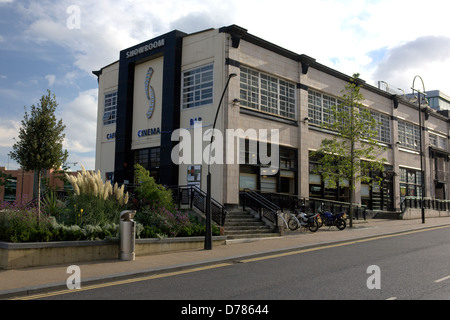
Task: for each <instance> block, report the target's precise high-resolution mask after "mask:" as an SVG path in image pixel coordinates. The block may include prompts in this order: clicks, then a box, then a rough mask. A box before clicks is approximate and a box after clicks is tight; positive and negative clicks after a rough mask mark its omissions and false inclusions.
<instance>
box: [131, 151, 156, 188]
mask: <svg viewBox="0 0 450 320" xmlns="http://www.w3.org/2000/svg"><path fill="white" fill-rule="evenodd" d="M134 163H138V164H140V165H141V166H142V167H144V168H145V169H146V170H148V171H150V176H151V177H153V178H154V179H155V181H156V182H157V183H159V167H160V164H161V148H159V147H157V148H149V149H141V150H135V151H134Z"/></svg>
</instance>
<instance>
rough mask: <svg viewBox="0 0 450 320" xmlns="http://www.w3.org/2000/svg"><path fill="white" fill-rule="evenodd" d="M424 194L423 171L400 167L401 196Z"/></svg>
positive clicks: (419, 195) (402, 197)
mask: <svg viewBox="0 0 450 320" xmlns="http://www.w3.org/2000/svg"><path fill="white" fill-rule="evenodd" d="M421 196H422V172H420V171H416V170H410V169H403V168H400V198H401V199H404V198H405V197H421Z"/></svg>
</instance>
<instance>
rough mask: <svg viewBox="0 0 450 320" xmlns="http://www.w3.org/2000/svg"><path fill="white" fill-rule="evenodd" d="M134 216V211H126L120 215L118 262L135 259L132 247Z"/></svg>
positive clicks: (134, 225)
mask: <svg viewBox="0 0 450 320" xmlns="http://www.w3.org/2000/svg"><path fill="white" fill-rule="evenodd" d="M135 214H136V211H135V210H127V211H122V212H121V213H120V225H119V231H120V232H119V234H120V251H119V260H124V261H133V260H134V259H135V254H134V247H135V239H136V222H134V220H133V218H134V216H135Z"/></svg>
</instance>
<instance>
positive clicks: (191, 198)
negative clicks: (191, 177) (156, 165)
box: [166, 185, 228, 227]
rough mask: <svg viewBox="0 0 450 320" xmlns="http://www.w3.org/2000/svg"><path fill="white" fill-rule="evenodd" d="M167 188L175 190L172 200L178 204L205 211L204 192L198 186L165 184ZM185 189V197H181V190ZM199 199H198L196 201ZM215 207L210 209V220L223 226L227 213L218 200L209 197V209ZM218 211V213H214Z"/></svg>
mask: <svg viewBox="0 0 450 320" xmlns="http://www.w3.org/2000/svg"><path fill="white" fill-rule="evenodd" d="M166 188H167V189H169V190H173V191H174V190H176V195H175V194H172V197H174V200H175V202H176V204H177V205H178V206H180V205H183V204H184V205H189V207H190V208H192V207H193V206H194V207H196V208H197V209H198V210H200V211H201V212H202V213H204V214H205V213H206V203H205V201H206V193H205V192H204V191H203V190H201V189H200V188H199V187H198V186H193V185H183V186H166ZM183 191H187V192H188V195H187V199H186V198H183V197H182V194H181V193H182V192H183ZM198 199H200V201H197V200H198ZM182 200H185V201H186V200H187V202H183V203H182ZM213 208H215V209H216V210H212V211H213V214H212V217H211V218H212V220H213V221H214V222H215V223H217V224H218V225H219V226H221V227H223V226H224V225H225V219H226V215H227V214H228V212H227V210H226V209H225V207H224V206H223V205H222V204H221V203H220V202H218V201H217V200H215V199H213V198H211V209H213ZM217 211H219V212H220V213H219V214H217V213H214V212H217Z"/></svg>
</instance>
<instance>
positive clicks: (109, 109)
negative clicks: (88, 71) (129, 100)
mask: <svg viewBox="0 0 450 320" xmlns="http://www.w3.org/2000/svg"><path fill="white" fill-rule="evenodd" d="M116 116H117V91H116V92H111V93H108V94H105V104H104V109H103V125H105V126H106V125H108V124H113V123H116Z"/></svg>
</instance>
